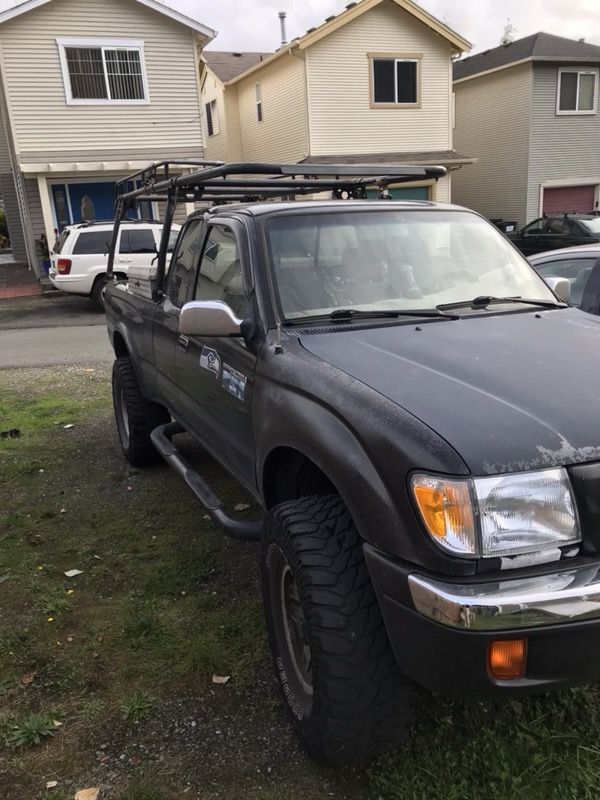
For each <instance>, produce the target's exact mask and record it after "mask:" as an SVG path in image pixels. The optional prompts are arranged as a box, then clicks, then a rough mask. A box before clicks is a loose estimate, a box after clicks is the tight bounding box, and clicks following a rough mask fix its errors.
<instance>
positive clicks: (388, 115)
mask: <svg viewBox="0 0 600 800" xmlns="http://www.w3.org/2000/svg"><path fill="white" fill-rule="evenodd" d="M369 53H390V54H396V55H402V54H422V60H421V65H420V68H421V73H420V94H421V105H420V108H403V107H398V108H372V107H371V78H370V71H371V63H370V60H369V58H368V54H369ZM450 56H451V48H450V44H449V43H448V42H446V41H445V40H444V39H442V38H441V37H439V36H437V35H436V34H434V33H433V32H432V31H431V30H430V29H429V28H427V27H426V26H425V25H423V24H422V23H420V22H419V21H418V20H416V19H415V18H414V17H413V16H412V15H410V14H408V13H407V12H405V11H403V10H402V9H399V8H398V7H397V6H395V5H393V4H392V3H389V2H388V3H383V4H381V5H379V6H377V7H376V8H374V9H372V10H371V11H368V12H366V13H365V14H363V15H362V16H361V17H359V18H357V19H355V20H353V21H352V22H350V23H348V24H347V25H345V26H344V27H342V28H340V29H338V30H337V31H335V32H333V33H332V34H331V35H329V36H327V37H325V38H324V39H322V40H321V41H319V42H317V43H316V44H314V45H312V46H311V47H309V48H308V50H307V75H308V96H309V100H310V140H311V154H312V155H336V154H341V153H348V154H352V153H386V152H387V153H390V152H411V151H413V152H414V151H419V150H422V151H427V150H448V149H450V147H451V126H450V95H451V76H450V68H451V65H450Z"/></svg>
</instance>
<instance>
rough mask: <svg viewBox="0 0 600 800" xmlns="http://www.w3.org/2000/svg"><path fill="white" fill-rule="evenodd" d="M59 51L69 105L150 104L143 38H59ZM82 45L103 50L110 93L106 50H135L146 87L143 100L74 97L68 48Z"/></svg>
mask: <svg viewBox="0 0 600 800" xmlns="http://www.w3.org/2000/svg"><path fill="white" fill-rule="evenodd" d="M56 44H57V45H58V52H59V56H60V68H61V70H62V76H63V83H64V86H65V99H66V101H67V105H69V106H147V105H149V104H150V89H149V88H148V76H147V73H146V59H145V57H144V42H143V41H142V40H141V39H91V38H90V39H85V38H77V39H72V38H67V39H57V40H56ZM68 47H82V48H95V49H97V50H101V51H102V61H103V64H104V80H105V82H106V94H107V95H110V84H109V81H108V72H107V69H106V57H105V51H106V50H115V49H117V50H135V51H137V52H138V53H139V56H140V65H141V68H142V85H143V87H144V98H143V99H141V100H112V99H111V98H110V97H107V98H85V99H84V98H78V97H73V92H72V89H71V75H70V73H69V64H68V63H67V53H66V48H68Z"/></svg>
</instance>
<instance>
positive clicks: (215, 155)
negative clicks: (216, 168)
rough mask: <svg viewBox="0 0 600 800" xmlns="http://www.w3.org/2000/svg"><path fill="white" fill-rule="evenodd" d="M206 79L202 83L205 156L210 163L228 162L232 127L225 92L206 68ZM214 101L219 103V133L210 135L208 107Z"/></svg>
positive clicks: (218, 81) (212, 73) (219, 82)
mask: <svg viewBox="0 0 600 800" xmlns="http://www.w3.org/2000/svg"><path fill="white" fill-rule="evenodd" d="M204 75H205V78H203V83H202V94H201V105H202V129H203V138H204V143H205V144H204V154H205V156H206V158H207V159H209V160H210V161H228V160H230V157H229V149H230V147H229V130H230V126H229V124H228V119H227V111H226V103H225V92H224V90H223V84H222V83H221V81H220V80H219V79H218V78H217V77H216V75H215V74H214V72H212V71H211V70H210V69H208V68H205V73H204ZM213 100H216V102H217V117H218V130H219V132H218V133H213V135H212V136H209V134H208V126H207V121H206V105H207V104H208V103H211V102H212V101H213Z"/></svg>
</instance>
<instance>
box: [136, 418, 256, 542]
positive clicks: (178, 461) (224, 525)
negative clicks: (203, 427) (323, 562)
mask: <svg viewBox="0 0 600 800" xmlns="http://www.w3.org/2000/svg"><path fill="white" fill-rule="evenodd" d="M185 432H186V430H185V428H183V427H182V426H181V425H180V424H179V423H178V422H170V423H169V424H168V425H160V426H159V427H158V428H156V429H155V430H153V431H152V434H151V439H152V444H153V445H154V447H156V449H157V450H158V452H159V453H160V454H161V456H162V457H163V458H164V459H165V461H166V462H167V464H169V466H171V467H173V469H174V470H175V472H177V473H179V475H181V477H182V478H183V480H184V481H185V482H186V483H187V485H188V486H189V487H190V489H191V490H192V492H193V493H194V494H195V495H196V497H197V498H198V500H200V502H201V503H202V505H203V506H204V508H205V509H206V511H207V512H208V514H209V515H210V517H211V518H212V520H213V521H214V522H216V524H217V525H218V526H219V527H220V528H221V529H222V530H223V532H224V533H226V534H227V535H228V536H231V537H232V538H234V539H241V540H242V541H244V542H258V541H260V538H261V535H262V528H263V523H262V521H261V522H242V521H241V520H237V519H234V518H233V517H230V516H229V515H228V514H227V513H226V511H225V507H224V505H223V501H222V500H219V498H218V497H217V496H216V495H215V494H214V492H213V491H212V489H211V488H210V486H209V485H208V484H207V483H206V481H204V480H203V479H202V478H201V477H200V475H199V474H198V473H197V472H196V471H195V470H193V469H192V468H191V467H190V465H189V464H188V463H187V461H186V460H185V459H184V458H183V456H182V455H181V453H180V452H179V450H178V449H177V448H176V447H175V445H174V444H173V442H172V441H171V439H172V437H173V436H176V435H177V434H178V433H185Z"/></svg>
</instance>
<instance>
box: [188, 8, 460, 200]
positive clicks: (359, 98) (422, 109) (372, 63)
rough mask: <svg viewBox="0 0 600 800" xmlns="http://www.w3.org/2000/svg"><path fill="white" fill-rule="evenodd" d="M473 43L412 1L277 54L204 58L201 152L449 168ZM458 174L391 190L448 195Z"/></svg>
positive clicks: (310, 35) (323, 31)
mask: <svg viewBox="0 0 600 800" xmlns="http://www.w3.org/2000/svg"><path fill="white" fill-rule="evenodd" d="M469 49H470V44H469V42H467V41H466V40H465V39H463V38H462V37H461V36H459V35H458V34H457V33H455V32H454V31H452V30H450V28H448V27H447V26H446V25H444V24H443V23H441V22H440V21H439V20H437V19H435V18H434V17H432V16H431V15H430V14H428V13H427V12H426V11H424V10H423V9H422V8H421V7H420V6H418V5H416V4H415V3H413V2H411V0H362V1H361V2H359V3H350V5H348V6H347V7H346V10H345V11H343V12H342V13H341V14H339V15H338V16H335V17H329V18H328V19H327V20H326V21H325V23H324V24H322V25H320V26H319V27H317V28H312V29H311V30H309V31H308V32H307V33H306V34H305V35H304V36H302V37H300V38H298V39H294V41H292V42H291V43H290V44H287V45H285V46H283V47H281V48H280V49H279V50H277V52H275V53H272V54H265V53H223V52H213V51H210V50H207V51H204V53H203V55H202V59H201V60H202V67H201V73H200V80H201V93H202V107H203V122H204V142H205V152H206V155H207V157H208V158H211V159H222V160H224V161H281V162H291V163H296V162H302V161H306V162H310V163H335V162H337V161H348V160H352V161H354V163H369V162H370V163H378V162H382V163H383V162H396V163H398V162H402V163H410V164H418V163H430V164H432V163H433V164H443V165H445V166H447V167H448V168H449V170H451V171H452V170H455V169H458V168H460V167H462V166H463V165H465V164H470V163H472V160H471V159H469V158H466V157H463V156H461V155H459V154H458V153H456V152H455V151H454V149H453V142H452V118H453V103H452V60H453V59H454V58H455V57H457V56H458V55H460V54H461V53H462V52H465V51H468V50H469ZM450 185H451V176H450V174H449V175H448V177H447V178H444V179H442V180H441V181H439V183H438V184H437V186H435V185H434V184H433V183H432V182H422V183H415V184H413V185H412V186H410V187H404V188H403V189H398V190H394V194H395V195H396V196H405V197H416V198H435V199H437V200H440V201H448V200H449V199H450Z"/></svg>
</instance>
